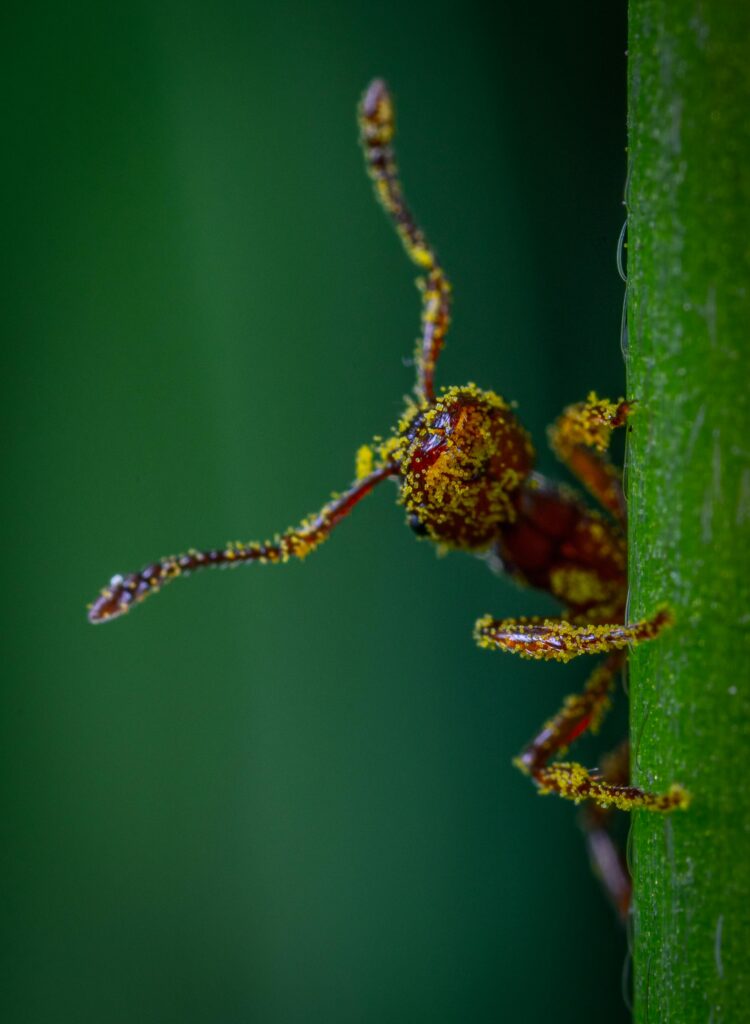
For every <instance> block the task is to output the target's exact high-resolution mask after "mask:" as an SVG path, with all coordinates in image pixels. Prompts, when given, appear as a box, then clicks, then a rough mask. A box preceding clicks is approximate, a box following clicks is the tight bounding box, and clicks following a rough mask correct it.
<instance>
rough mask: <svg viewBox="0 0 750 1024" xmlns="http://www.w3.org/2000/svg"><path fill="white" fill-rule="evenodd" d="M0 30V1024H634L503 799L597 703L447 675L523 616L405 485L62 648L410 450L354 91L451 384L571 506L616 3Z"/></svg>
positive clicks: (263, 14)
mask: <svg viewBox="0 0 750 1024" xmlns="http://www.w3.org/2000/svg"><path fill="white" fill-rule="evenodd" d="M4 22H5V28H4V32H3V36H4V43H3V49H4V50H5V53H4V56H3V60H2V66H3V72H2V74H3V77H4V79H5V83H4V86H3V94H4V96H5V99H6V112H5V115H4V136H5V152H6V157H5V160H4V166H3V170H2V177H3V195H4V197H5V200H6V213H5V228H6V242H5V254H6V258H5V261H4V262H5V270H4V273H3V275H2V289H3V292H4V295H3V303H2V308H3V321H4V344H3V362H4V371H3V378H4V382H5V386H6V394H5V399H4V403H3V413H4V417H5V420H6V426H5V437H6V449H7V451H8V457H7V460H6V469H5V478H6V484H7V498H6V509H7V510H8V521H7V524H6V533H5V536H6V549H5V556H4V561H5V569H6V579H7V584H6V587H5V591H4V598H3V622H4V626H5V629H4V632H5V637H6V640H5V661H6V665H7V668H6V670H5V672H4V674H3V675H4V682H3V711H2V730H3V734H4V735H3V739H2V752H3V754H2V756H3V762H4V772H3V780H4V787H5V791H4V798H3V807H4V813H3V834H4V837H3V858H4V863H3V883H4V884H3V890H4V899H3V910H2V915H3V940H4V957H3V972H4V976H3V982H2V986H1V991H2V995H1V996H0V999H1V1000H2V1005H0V1013H1V1014H2V1019H3V1020H7V1021H13V1022H29V1024H31V1022H33V1024H42V1022H45V1024H46V1022H53V1021H54V1022H55V1024H61V1022H68V1021H71V1022H73V1021H74V1022H79V1024H83V1022H86V1024H88V1022H97V1024H99V1022H103V1024H110V1022H111V1024H119V1022H133V1021H138V1022H141V1021H142V1022H151V1021H153V1022H190V1024H192V1022H201V1024H227V1022H245V1021H257V1022H261V1024H292V1022H318V1021H321V1022H322V1021H325V1022H331V1024H333V1022H355V1021H356V1022H363V1024H365V1022H368V1024H369V1022H402V1021H403V1022H451V1024H453V1022H463V1021H472V1022H484V1021H488V1022H489V1021H500V1020H508V1021H523V1022H537V1021H547V1020H550V1019H553V1018H554V1019H555V1020H556V1021H558V1022H560V1024H563V1022H576V1024H581V1022H589V1021H596V1022H599V1021H603V1020H606V1021H615V1022H617V1021H624V1020H626V1019H627V1016H628V1015H627V1012H626V1009H625V1005H624V1002H623V998H622V994H621V974H622V971H623V964H624V961H625V957H626V953H625V946H626V942H625V936H624V934H623V933H622V932H621V931H620V930H619V929H618V927H617V925H616V923H615V920H614V917H613V915H612V913H611V912H610V910H609V907H608V906H607V904H606V902H605V900H604V898H603V897H602V895H601V893H600V892H599V890H598V888H597V886H596V883H595V881H594V880H593V878H592V877H591V875H590V872H589V868H588V865H587V863H586V859H585V855H584V851H583V844H582V840H581V837H580V835H579V833H578V831H577V828H576V825H575V812H574V810H573V809H572V808H571V807H570V806H568V805H563V804H562V802H555V801H554V800H540V799H538V798H536V797H535V796H534V795H533V793H532V791H531V788H530V786H529V785H528V783H527V782H526V781H525V780H524V779H523V778H522V777H521V776H520V775H518V773H516V772H515V771H514V770H513V769H512V767H511V765H510V760H511V757H512V755H513V754H514V753H515V752H516V751H517V750H518V748H519V747H520V746H521V744H522V743H523V742H524V741H525V740H526V739H527V738H528V737H529V736H530V734H531V733H532V731H533V730H534V729H535V728H536V727H537V726H538V725H539V724H540V722H541V721H542V720H543V719H544V718H545V717H546V716H547V715H548V714H549V713H550V712H551V711H552V710H554V708H555V706H556V705H557V703H558V702H559V701H560V700H561V698H562V696H563V695H564V694H565V693H567V692H569V691H570V690H571V689H573V688H575V687H576V686H577V685H580V684H581V682H582V681H583V679H584V677H585V674H586V671H587V668H589V667H590V666H586V665H583V664H580V665H579V664H572V665H569V666H567V667H559V666H554V665H551V666H550V665H548V666H544V665H537V664H527V663H522V662H518V661H516V660H514V659H512V658H510V657H502V656H493V655H489V654H487V653H486V652H480V651H478V650H476V649H475V648H474V646H473V644H472V640H471V627H472V624H473V621H474V619H475V618H476V617H477V616H478V615H480V614H483V613H485V612H488V611H491V612H493V613H494V614H496V615H511V614H515V613H532V612H541V611H547V610H549V609H550V608H551V605H550V604H549V603H548V602H547V601H546V600H545V599H544V598H542V597H540V596H538V595H534V594H532V593H528V592H522V591H518V590H516V589H514V587H513V586H511V585H510V584H507V583H505V582H504V581H502V580H498V579H497V578H495V577H493V576H492V575H491V574H490V573H489V572H488V571H487V570H486V568H485V567H484V566H483V565H482V564H480V563H479V562H477V561H476V560H474V559H471V558H468V557H465V556H458V555H452V556H449V557H447V558H444V559H437V558H436V557H435V554H434V550H433V549H432V548H431V547H430V546H429V545H427V544H419V543H416V542H415V540H414V538H413V536H412V535H411V533H410V531H409V530H407V529H405V528H404V525H403V513H402V512H401V510H400V509H398V508H396V507H394V503H393V490H392V488H391V487H390V486H388V487H384V488H382V489H381V491H380V492H377V493H376V494H375V495H374V496H373V497H372V498H370V499H369V500H368V501H367V502H366V503H365V504H364V505H363V506H361V507H360V508H359V509H358V510H357V512H356V514H355V515H354V516H353V517H352V519H351V520H350V521H349V522H347V523H346V524H344V525H343V526H342V527H341V529H340V530H339V531H338V533H337V535H336V537H335V539H334V540H333V541H332V542H331V543H330V544H329V545H328V546H326V547H325V548H323V549H322V550H321V551H320V552H319V553H317V554H316V555H315V556H313V557H312V558H311V559H310V560H309V561H308V562H307V563H306V564H304V565H289V566H287V567H285V568H283V569H271V568H267V569H264V568H257V569H243V570H239V571H237V572H234V573H213V574H205V575H204V576H201V577H196V578H195V579H193V580H190V581H188V582H179V583H178V584H177V585H175V586H174V587H170V588H169V590H168V591H166V592H165V593H164V594H162V595H161V596H159V597H158V598H155V599H154V600H152V601H150V602H149V603H148V605H147V606H146V607H145V608H143V609H139V610H138V611H137V612H136V613H135V614H133V615H132V616H131V617H128V619H126V620H122V621H119V622H116V623H114V624H111V625H109V626H105V627H101V628H98V629H94V628H92V627H91V626H89V625H88V624H87V622H86V619H85V614H84V612H85V605H86V603H87V601H89V600H91V599H92V598H93V597H94V595H95V594H96V592H97V590H98V588H99V587H100V586H101V585H102V584H103V583H105V582H106V580H107V579H108V578H109V576H110V575H111V574H112V573H113V572H115V571H123V572H124V571H128V570H131V569H136V568H139V567H140V566H141V565H143V564H144V563H145V562H147V561H148V560H149V559H151V558H153V557H156V556H159V555H163V554H166V553H169V552H173V551H175V550H182V549H184V548H185V547H188V546H190V545H193V544H194V545H199V546H210V545H213V544H216V543H221V542H224V541H225V540H227V539H229V538H233V539H234V538H238V539H239V538H241V539H250V538H253V537H261V538H262V537H265V536H267V535H269V534H271V533H273V532H274V531H275V530H280V529H284V528H285V527H286V526H288V525H289V524H291V523H293V522H296V521H298V519H299V518H300V517H301V516H302V515H303V514H305V513H307V512H308V511H310V510H312V509H313V508H316V507H317V506H318V505H319V504H320V503H321V502H322V501H323V500H325V499H326V498H327V497H328V495H329V493H330V491H331V490H334V489H341V488H342V487H344V486H345V485H346V484H347V483H348V482H349V480H350V479H351V477H352V471H353V456H354V451H355V449H356V448H357V446H358V445H359V444H361V443H363V442H366V441H368V440H369V439H370V438H371V436H372V435H373V434H376V433H383V432H385V431H387V429H388V428H389V427H390V426H391V425H392V424H393V423H394V421H395V420H396V418H397V416H398V414H399V411H400V409H401V396H402V395H403V394H405V393H406V392H407V391H408V390H409V389H410V387H411V385H412V371H411V370H410V369H409V368H408V367H406V366H405V365H404V358H405V357H408V356H409V355H410V354H411V351H412V345H413V339H414V337H415V334H416V330H417V323H418V298H417V295H416V292H415V290H414V286H413V280H414V278H415V276H416V274H415V270H414V268H412V267H411V266H410V265H409V264H408V263H407V261H406V258H405V257H404V255H403V253H402V252H401V250H400V247H399V245H398V243H397V241H396V239H395V237H394V236H393V233H392V231H391V229H390V227H389V225H388V224H387V222H386V219H385V217H384V216H383V214H382V213H381V212H380V211H379V210H378V209H377V208H376V207H375V204H374V201H373V198H372V195H371V189H370V186H369V184H368V182H367V181H366V179H365V175H364V172H363V168H362V161H361V156H360V153H359V150H358V147H357V145H356V128H355V116H354V114H355V104H356V101H357V98H358V96H359V93H360V91H361V90H362V88H363V87H364V86H365V84H366V83H367V81H368V80H369V79H370V78H371V77H372V76H374V75H376V74H378V75H383V76H385V77H387V78H388V80H389V81H390V83H391V85H392V87H393V90H394V92H395V94H396V98H397V102H398V113H399V125H400V134H399V139H398V146H399V155H400V160H401V165H402V170H403V176H404V179H405V183H406V189H407V193H408V195H409V196H410V197H411V201H412V204H413V206H414V208H415V209H416V211H417V213H418V216H419V218H420V220H421V221H422V222H423V224H424V225H425V227H426V228H427V230H428V232H429V235H430V237H431V238H432V239H433V241H434V243H435V244H436V246H437V247H438V249H439V251H440V253H441V255H442V257H443V260H444V263H445V265H446V267H447V268H448V271H449V274H450V276H451V278H452V280H453V283H454V287H455V300H456V301H455V322H454V330H453V332H452V334H451V337H450V344H449V346H448V349H447V350H446V353H445V356H444V359H443V362H442V365H441V368H440V374H439V381H440V383H446V384H449V383H465V382H466V381H468V380H475V381H477V383H479V384H480V385H482V386H486V387H490V388H494V389H496V390H497V391H499V392H500V393H501V394H503V395H504V396H506V397H508V398H513V399H516V400H517V401H518V402H519V405H520V412H521V415H522V418H523V419H524V421H525V423H526V424H527V425H528V426H529V427H530V428H531V429H532V430H533V432H534V435H535V437H536V438H537V441H538V443H539V446H540V449H541V452H540V461H541V466H542V468H543V469H545V470H549V471H554V472H557V470H556V468H555V466H554V461H553V459H552V457H551V456H550V455H549V454H548V453H547V452H546V449H545V445H544V427H545V424H546V423H547V422H549V421H550V420H551V419H552V418H553V417H554V416H555V414H556V413H557V412H558V410H559V409H560V408H561V407H562V406H563V405H564V404H566V403H567V402H570V401H573V400H575V399H577V398H581V397H583V396H584V395H585V394H586V392H587V391H588V390H590V389H592V388H596V389H598V390H600V391H601V392H603V393H608V392H609V393H620V391H621V389H622V384H623V369H622V362H621V356H620V343H619V332H620V312H621V305H622V284H621V282H620V280H619V278H618V276H617V273H616V270H615V250H616V243H617V237H618V234H619V230H620V226H621V223H622V219H623V209H622V206H621V198H622V191H623V185H624V168H625V153H624V145H625V127H624V117H625V91H624V88H625V87H624V82H625V54H624V51H625V8H624V4H620V3H617V4H598V3H593V2H591V3H579V4H573V5H571V4H566V5H562V4H559V5H557V4H556V5H548V6H547V7H546V8H543V9H542V10H540V9H538V8H537V7H536V6H535V5H525V6H523V5H518V4H510V3H506V4H502V5H489V4H487V5H483V4H479V3H464V4H462V5H455V4H451V5H449V4H447V3H443V4H436V3H409V4H407V3H398V4H397V3H393V2H386V3H380V4H377V5H375V4H367V3H362V2H343V0H341V2H337V3H316V4H310V3H302V2H298V3H293V4H288V5H284V4H279V5H268V4H255V3H244V4H243V3H232V2H229V0H220V2H217V3H213V4H205V5H203V4H199V3H194V2H192V3H191V2H188V3H182V4H173V5H172V4H169V3H161V4H159V3H157V4H155V5H154V4H144V3H130V4H128V5H127V6H120V5H111V4H110V5H106V4H105V5H102V4H94V3H92V4H86V3H83V2H74V3H73V4H72V5H67V6H64V5H51V4H49V5H47V6H45V7H36V8H33V7H30V6H29V7H23V8H22V7H21V6H20V5H19V6H18V7H17V9H16V10H15V13H10V12H6V14H5V15H4ZM622 723H623V719H622V718H621V719H620V727H622ZM617 732H618V729H617V727H616V726H612V727H611V729H610V734H609V737H608V738H609V739H611V738H612V737H613V736H615V735H616V734H617ZM606 742H607V739H604V740H602V742H601V743H600V744H599V745H591V746H589V747H587V748H585V750H584V754H583V756H584V757H587V758H588V759H589V760H590V761H593V760H594V759H595V756H596V754H595V752H596V751H598V750H599V749H601V747H602V746H603V745H604V744H605V743H606Z"/></svg>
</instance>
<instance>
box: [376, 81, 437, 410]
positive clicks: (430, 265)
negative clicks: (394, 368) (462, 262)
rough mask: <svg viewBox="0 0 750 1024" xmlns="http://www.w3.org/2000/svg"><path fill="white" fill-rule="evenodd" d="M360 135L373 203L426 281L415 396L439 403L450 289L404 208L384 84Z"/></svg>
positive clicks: (422, 281)
mask: <svg viewBox="0 0 750 1024" xmlns="http://www.w3.org/2000/svg"><path fill="white" fill-rule="evenodd" d="M359 132H360V141H361V143H362V149H363V150H364V154H365V163H366V165H367V171H368V174H369V175H370V177H371V178H372V181H373V185H374V187H375V197H376V199H377V200H378V202H379V203H380V205H381V206H382V207H383V209H384V210H385V212H386V213H387V214H388V216H389V217H390V219H391V220H392V221H393V224H394V226H395V228H396V231H397V232H398V236H399V238H400V239H401V241H402V242H403V244H404V248H405V249H406V253H407V255H408V257H409V259H410V260H411V261H412V263H415V264H416V265H417V266H418V267H419V268H420V269H421V270H424V271H426V274H427V276H426V277H425V278H421V279H420V280H419V282H418V285H419V290H420V291H421V292H422V334H421V337H420V338H419V339H418V340H417V350H416V364H417V382H416V392H417V396H418V397H419V398H420V399H423V400H424V401H426V402H433V401H434V400H435V387H434V376H435V365H436V363H437V361H438V357H439V355H440V352H441V350H442V348H443V345H444V344H445V336H446V334H447V333H448V328H449V326H450V322H451V316H450V313H451V285H450V282H449V280H448V278H447V277H446V276H445V272H444V271H443V268H442V267H441V266H440V262H439V260H438V258H437V255H436V253H435V250H434V249H433V248H432V246H431V245H430V243H429V242H428V241H427V236H426V235H425V233H424V231H423V230H422V229H421V228H420V226H419V225H418V224H417V222H416V221H415V219H414V216H413V214H412V212H411V210H410V209H409V207H408V206H407V205H406V199H405V198H404V192H403V189H402V187H401V182H400V181H399V177H398V166H397V164H396V157H395V154H394V151H393V146H392V145H391V142H392V140H393V136H394V135H395V132H396V121H395V115H394V109H393V99H392V98H391V94H390V92H389V90H388V86H387V85H386V84H385V82H384V81H383V80H382V79H381V78H376V79H375V80H374V81H372V82H371V83H370V85H369V86H368V87H367V89H366V90H365V93H364V95H363V96H362V101H361V103H360V106H359Z"/></svg>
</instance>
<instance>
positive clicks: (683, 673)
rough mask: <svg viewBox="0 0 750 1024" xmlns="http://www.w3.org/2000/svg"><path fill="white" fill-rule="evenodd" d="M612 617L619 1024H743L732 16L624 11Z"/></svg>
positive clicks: (741, 169)
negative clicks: (627, 783)
mask: <svg viewBox="0 0 750 1024" xmlns="http://www.w3.org/2000/svg"><path fill="white" fill-rule="evenodd" d="M629 32H630V38H629V131H630V140H629V158H630V173H629V189H628V206H629V226H628V237H629V249H628V356H627V364H628V394H629V395H630V396H632V397H634V398H636V399H637V402H638V405H637V410H636V413H635V415H634V417H633V421H632V432H631V434H630V439H629V449H628V471H627V475H628V494H629V507H630V517H631V518H630V531H631V532H630V578H631V600H630V610H629V614H630V618H631V619H635V618H638V617H640V616H642V615H647V614H651V613H653V611H654V610H655V609H656V607H657V606H658V605H660V604H662V603H664V602H667V603H668V604H669V605H670V606H671V607H672V608H673V609H674V611H675V614H676V616H677V624H676V626H675V627H674V628H673V629H672V630H671V631H670V632H669V633H668V634H665V635H664V636H663V637H662V638H660V639H659V640H657V641H656V642H654V643H653V644H646V645H644V646H643V647H641V648H639V649H638V650H637V651H635V652H634V653H633V657H632V660H631V674H630V688H631V709H632V710H631V715H632V723H631V735H632V738H633V776H634V781H635V782H636V783H637V784H638V785H641V786H646V787H650V788H654V789H664V788H666V787H668V785H669V784H670V783H671V782H673V781H675V782H676V781H679V782H681V783H683V784H684V785H685V786H687V788H688V789H689V790H690V791H691V793H692V795H693V803H692V806H691V807H690V809H689V810H688V811H686V812H678V813H675V814H674V815H672V816H669V817H660V816H658V815H649V814H646V813H643V812H640V813H639V814H638V815H636V820H635V822H634V826H633V827H634V833H633V848H632V854H633V858H632V859H633V870H634V881H635V895H634V985H635V1011H636V1012H635V1016H636V1021H638V1022H640V1024H646V1022H667V1021H669V1022H674V1024H690V1022H692V1021H701V1022H703V1024H705V1022H712V1024H719V1022H721V1021H725V1022H727V1024H729V1022H731V1024H740V1022H743V1021H750V778H749V776H750V643H749V642H748V635H749V623H750V416H749V415H748V411H749V403H748V387H749V386H750V4H748V3H746V2H739V0H710V2H709V0H632V2H631V4H630V28H629Z"/></svg>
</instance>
